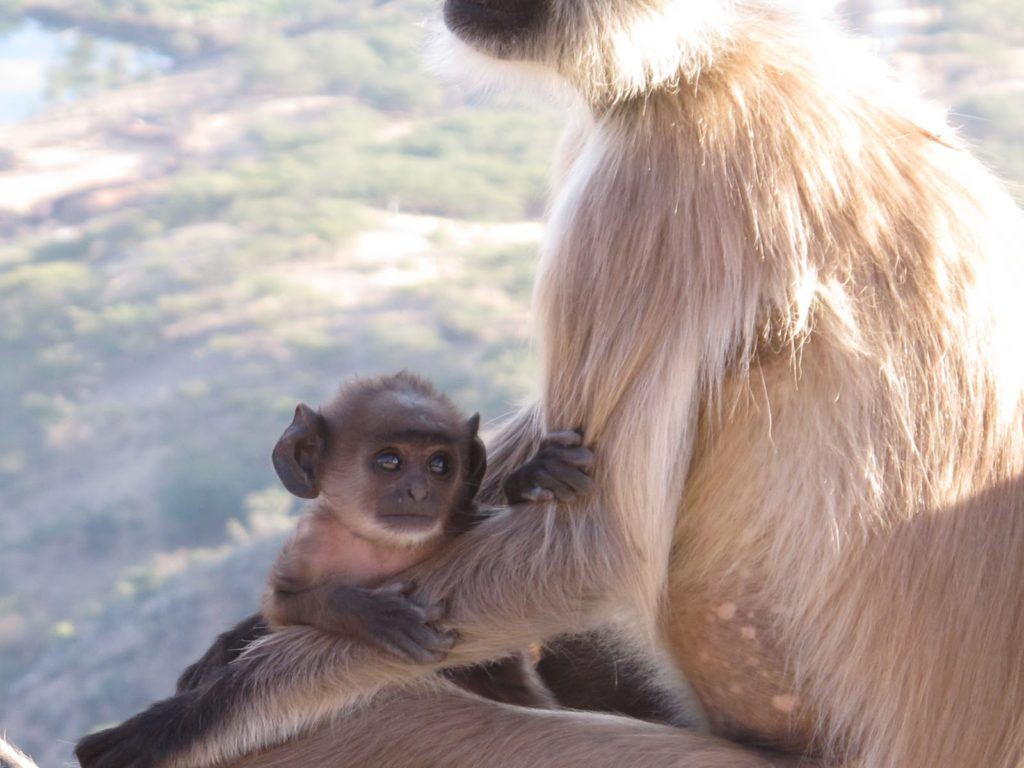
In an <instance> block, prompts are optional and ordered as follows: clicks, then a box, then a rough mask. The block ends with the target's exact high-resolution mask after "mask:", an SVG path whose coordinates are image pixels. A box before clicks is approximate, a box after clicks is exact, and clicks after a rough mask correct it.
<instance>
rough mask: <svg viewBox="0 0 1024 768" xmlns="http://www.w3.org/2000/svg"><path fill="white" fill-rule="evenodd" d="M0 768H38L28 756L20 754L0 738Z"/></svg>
mask: <svg viewBox="0 0 1024 768" xmlns="http://www.w3.org/2000/svg"><path fill="white" fill-rule="evenodd" d="M0 768H38V766H37V765H36V764H35V763H33V762H32V761H31V760H30V759H29V758H28V755H25V754H22V753H21V752H19V751H18V750H17V749H15V748H14V747H13V746H12V745H11V744H8V743H7V742H6V741H5V740H4V739H3V738H2V737H0Z"/></svg>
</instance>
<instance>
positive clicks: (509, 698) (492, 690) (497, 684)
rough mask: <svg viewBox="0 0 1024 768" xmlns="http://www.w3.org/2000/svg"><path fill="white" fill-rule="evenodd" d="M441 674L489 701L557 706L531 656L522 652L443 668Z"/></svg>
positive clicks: (535, 705) (543, 706) (552, 707)
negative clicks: (502, 657) (467, 665)
mask: <svg viewBox="0 0 1024 768" xmlns="http://www.w3.org/2000/svg"><path fill="white" fill-rule="evenodd" d="M442 675H443V676H444V677H445V678H446V679H447V680H451V681H452V682H453V683H455V684H456V685H458V686H459V687H460V688H464V689H466V690H467V691H469V692H470V693H475V694H476V695H478V696H483V697H484V698H485V699H490V700H491V701H500V702H504V703H505V704H515V705H516V706H520V707H537V708H540V709H555V708H557V707H558V702H557V701H556V700H555V697H554V695H553V694H552V693H551V691H550V690H549V689H548V687H547V686H546V685H545V684H544V681H543V680H542V679H541V677H540V675H539V674H537V669H536V668H535V666H534V663H533V659H532V658H531V657H530V656H529V655H528V654H525V653H517V654H516V655H515V656H510V657H509V658H507V659H501V660H500V661H489V662H486V663H484V664H476V665H474V666H472V667H456V668H454V669H446V670H444V671H443V672H442Z"/></svg>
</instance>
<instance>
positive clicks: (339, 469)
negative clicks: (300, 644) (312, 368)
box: [263, 373, 593, 707]
mask: <svg viewBox="0 0 1024 768" xmlns="http://www.w3.org/2000/svg"><path fill="white" fill-rule="evenodd" d="M479 426H480V417H479V415H474V416H473V417H472V418H469V419H467V418H466V417H465V416H464V415H462V414H460V413H459V411H458V410H457V409H456V408H455V406H454V405H453V404H452V403H451V401H450V400H449V399H448V398H447V397H445V396H444V395H442V394H440V393H438V392H437V391H436V390H435V389H434V387H433V386H432V385H431V384H430V383H429V382H427V381H425V380H423V379H420V378H418V377H416V376H413V375H411V374H408V373H400V374H398V375H395V376H388V377H383V378H379V379H372V380H359V381H355V382H353V383H351V384H349V385H348V386H346V387H345V388H343V389H342V391H341V393H340V394H339V395H338V396H337V397H336V398H335V399H334V400H333V401H331V402H330V403H329V404H328V405H326V406H324V407H323V408H322V409H320V411H319V412H317V411H314V410H313V409H312V408H310V407H309V406H307V405H299V406H298V408H296V410H295V419H294V421H293V422H292V424H291V426H290V427H288V429H287V430H286V431H285V433H284V434H283V435H282V436H281V439H280V440H279V441H278V443H277V446H276V448H275V449H274V454H273V460H274V468H275V469H276V470H277V474H278V476H279V477H280V478H281V482H282V483H284V486H285V487H286V488H287V489H288V490H289V491H290V492H291V493H293V494H295V495H296V496H299V497H301V498H305V499H313V500H314V501H313V502H312V504H311V505H310V507H309V509H308V511H307V512H306V514H305V515H304V516H303V517H302V519H301V520H300V521H299V524H298V526H297V529H296V531H295V532H294V533H293V534H292V536H291V537H290V538H289V539H288V541H287V542H286V543H285V545H284V548H283V549H282V551H281V553H280V555H279V556H278V558H277V561H276V562H275V564H274V567H273V569H272V571H271V575H270V584H269V588H268V589H267V592H266V594H265V597H264V600H263V616H264V617H265V619H266V621H267V622H268V623H269V624H270V625H271V626H272V627H281V626H287V625H292V624H304V625H308V626H313V627H316V628H318V629H321V630H323V631H325V632H330V633H333V634H337V635H341V636H343V637H347V638H349V639H352V640H357V641H359V642H362V643H367V644H369V645H372V646H375V647H377V648H378V649H380V650H383V651H386V652H389V653H392V654H394V655H396V656H399V657H402V658H405V659H408V660H410V661H414V662H419V663H430V662H438V661H441V659H443V657H444V654H445V652H446V651H448V650H449V649H450V648H451V647H452V644H453V642H454V638H453V637H451V636H450V635H448V634H447V633H445V632H443V631H442V630H440V629H439V628H437V627H436V626H434V622H437V621H439V620H440V619H441V618H443V606H441V605H428V606H424V605H420V604H418V603H416V602H414V601H413V600H412V599H411V598H410V597H409V594H410V593H411V592H412V590H413V587H414V585H413V584H411V583H408V582H401V581H400V582H397V583H391V584H388V585H387V586H381V585H382V584H383V583H384V582H388V581H391V580H392V579H394V578H395V577H396V576H398V575H399V574H400V573H401V572H403V571H405V570H406V569H408V568H410V567H412V566H414V565H416V564H418V563H420V562H422V561H423V560H424V559H426V558H427V557H429V556H431V555H432V554H434V553H436V552H437V551H439V550H440V549H441V548H442V547H444V546H446V545H447V544H448V543H449V542H450V541H451V540H452V538H453V537H454V536H457V535H459V534H460V533H463V532H465V531H466V530H468V529H469V527H471V526H472V525H473V524H474V523H476V522H477V521H479V520H481V519H482V518H483V515H484V514H485V513H484V512H483V511H482V510H480V509H479V508H478V507H477V505H476V503H475V502H474V498H475V496H476V493H477V491H478V489H479V488H480V484H481V482H482V481H483V477H484V473H485V471H486V468H487V459H486V451H485V449H484V444H483V442H482V441H481V440H480V438H479V437H478V435H477V432H478V429H479ZM581 442H582V438H581V437H580V435H579V434H578V433H575V432H568V433H560V434H556V435H552V436H550V437H549V438H548V439H547V440H546V441H545V443H544V444H543V445H542V446H541V450H540V452H539V453H538V454H537V456H536V457H535V458H534V459H533V460H532V461H531V462H529V463H528V464H526V465H525V466H524V467H522V468H520V470H518V471H517V472H516V473H514V474H513V475H512V476H511V477H510V478H509V480H508V481H507V483H506V486H505V489H506V494H507V495H508V497H509V498H508V502H509V504H518V503H522V502H527V501H540V500H545V499H555V498H558V499H559V500H569V499H571V498H573V497H575V496H576V495H578V494H581V493H585V492H586V491H588V490H589V489H590V487H591V484H592V481H591V478H590V477H589V475H588V474H587V472H588V470H589V469H590V466H591V463H592V458H593V457H592V454H591V453H590V451H588V450H587V449H586V448H583V447H582V445H581ZM450 677H451V678H452V679H454V680H456V681H457V682H459V683H461V684H463V685H464V686H465V687H467V688H469V689H471V690H474V691H475V692H477V693H481V694H484V695H487V696H489V697H490V698H497V699H499V700H502V701H507V702H509V703H516V704H523V705H528V706H542V707H543V706H553V705H554V698H553V697H552V696H551V694H550V693H549V692H548V691H547V688H546V687H545V686H544V684H543V683H542V682H541V681H540V677H539V676H538V675H537V673H536V671H535V670H534V666H533V664H532V662H531V661H528V660H527V659H526V658H525V656H524V655H520V656H517V657H513V658H511V659H508V660H505V661H501V662H496V663H493V664H489V665H486V666H485V667H472V668H468V669H465V670H457V671H454V672H452V673H450Z"/></svg>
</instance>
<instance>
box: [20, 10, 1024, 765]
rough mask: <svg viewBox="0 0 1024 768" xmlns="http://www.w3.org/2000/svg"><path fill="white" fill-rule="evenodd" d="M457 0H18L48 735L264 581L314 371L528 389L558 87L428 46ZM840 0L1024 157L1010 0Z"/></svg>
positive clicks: (500, 396) (26, 423)
mask: <svg viewBox="0 0 1024 768" xmlns="http://www.w3.org/2000/svg"><path fill="white" fill-rule="evenodd" d="M436 5H437V3H436V2H435V0H390V1H389V0H40V1H39V2H32V1H31V0H24V1H23V2H22V1H20V0H0V402H2V403H3V406H2V408H0V552H2V553H3V554H2V555H0V732H2V731H4V730H6V731H7V732H8V734H9V735H10V737H11V738H12V739H14V740H15V741H17V742H18V743H19V744H20V745H21V746H23V747H24V748H26V749H27V750H29V751H31V752H33V753H34V754H35V756H36V757H37V759H38V760H39V762H40V764H41V765H59V764H61V763H62V762H65V761H67V760H69V759H70V749H71V744H72V743H73V740H74V739H75V737H76V736H78V735H80V734H82V733H84V732H85V731H87V730H89V729H91V728H93V727H96V726H99V725H102V724H106V723H110V722H113V721H116V720H120V719H121V718H123V717H124V716H126V715H128V714H130V713H131V712H133V711H135V710H137V709H139V708H141V707H143V706H144V705H145V704H147V703H148V702H149V701H151V700H153V699H155V698H159V697H162V696H164V695H166V694H167V693H168V692H170V691H171V689H172V686H173V680H174V678H175V676H176V674H177V671H178V670H179V669H181V668H182V667H183V666H184V665H185V664H186V662H187V661H189V660H190V659H192V658H193V657H194V656H195V655H196V654H198V653H199V652H200V651H201V650H202V648H203V647H204V646H205V644H206V643H207V642H208V641H209V640H210V639H212V637H213V636H214V635H215V634H216V633H217V632H218V631H219V630H221V629H222V628H224V627H225V626H227V625H228V624H229V623H230V622H232V621H233V620H235V619H236V618H238V617H241V616H242V615H244V614H245V613H247V612H249V611H250V610H251V609H252V608H253V607H254V606H255V604H256V600H257V597H258V594H259V592H260V590H261V587H262V582H263V578H264V574H265V571H266V568H267V566H268V564H269V561H270V559H271V558H272V554H273V551H274V549H275V547H276V546H277V543H278V541H279V537H280V535H281V533H282V532H283V531H284V530H286V529H287V528H288V527H289V526H290V525H291V515H293V514H294V512H295V505H294V504H293V503H292V502H291V500H290V499H289V498H288V497H287V495H286V494H284V492H283V491H280V490H278V487H277V484H276V479H275V477H274V475H273V473H272V470H271V468H270V466H269V460H268V456H269V451H270V448H271V446H272V444H273V442H274V440H275V439H276V437H277V436H278V434H279V433H280V432H281V430H282V429H283V428H284V426H285V425H286V424H287V423H288V421H289V419H290V413H291V410H292V408H293V407H294V405H295V403H296V402H297V401H298V400H303V399H304V400H308V401H310V402H313V403H316V402H319V401H321V400H322V399H324V398H325V397H327V396H329V394H330V393H331V392H332V391H333V390H334V389H335V388H336V387H337V385H338V382H339V381H340V380H341V379H342V378H343V377H344V376H347V375H350V374H352V373H374V372H379V371H391V370H395V369H398V368H402V367H409V368H412V369H414V370H417V371H420V372H423V373H425V374H427V375H429V376H432V377H433V378H434V379H436V381H437V382H438V383H439V385H440V386H441V387H442V388H444V389H445V390H447V391H448V392H450V393H451V394H452V395H453V396H454V397H455V398H456V399H457V400H458V401H459V402H460V403H461V404H462V405H463V406H464V407H465V408H467V409H478V410H481V411H482V412H483V413H484V414H485V415H486V416H487V417H491V418H493V417H497V416H499V415H501V414H503V413H505V412H507V411H508V410H509V409H511V408H512V407H514V405H515V404H516V403H517V402H518V401H520V400H521V399H522V398H523V397H525V396H526V395H527V394H528V391H529V385H530V382H531V380H532V378H533V374H534V364H535V363H534V360H533V358H532V356H531V354H530V350H529V347H528V341H527V332H528V301H529V291H530V282H531V276H532V272H533V267H534V259H535V252H536V245H537V242H538V239H539V237H540V232H541V225H540V223H539V217H540V216H541V214H542V213H543V207H544V200H545V196H546V184H547V181H546V180H547V175H548V161H549V157H550V154H551V151H552V148H553V146H554V143H555V141H556V138H557V135H558V131H559V128H560V125H561V116H560V114H559V113H558V112H557V111H555V110H552V109H549V108H546V107H543V106H538V105H536V104H528V105H524V104H518V103H515V102H510V101H507V100H505V101H487V102H484V103H480V102H476V101H473V102H471V101H468V100H467V98H466V96H465V95H464V94H462V93H460V92H458V91H457V90H452V89H447V88H445V87H444V86H443V85H441V84H440V83H439V82H438V81H437V79H436V78H435V77H433V76H431V75H428V74H426V73H425V72H424V70H423V67H422V66H421V50H422V46H423V41H424V39H425V36H426V34H427V29H428V28H429V26H430V25H429V23H426V22H425V20H427V19H429V18H430V17H431V15H432V14H433V13H434V12H435V11H436ZM839 11H840V13H841V14H842V16H843V18H844V19H845V20H846V22H847V23H848V24H849V25H851V26H853V27H854V28H856V29H858V30H859V31H861V32H863V33H864V34H865V35H868V36H870V38H871V39H872V41H873V42H872V44H873V45H875V46H876V47H877V48H878V49H879V50H880V51H881V52H882V53H883V54H884V55H885V56H887V57H888V58H890V60H891V61H892V62H893V63H894V64H895V66H896V67H897V68H898V69H900V70H901V72H902V73H903V75H904V76H905V77H906V78H908V79H910V80H911V81H912V82H914V83H915V84H916V85H917V86H918V87H919V88H920V89H922V90H923V91H925V92H927V93H928V94H930V95H931V96H933V97H935V99H937V100H938V101H940V102H942V103H945V104H948V105H951V106H952V109H953V116H954V120H955V121H956V122H957V123H958V124H960V125H961V126H962V127H963V129H964V132H965V134H966V135H968V136H969V137H970V138H971V140H972V141H974V142H975V143H976V145H977V147H978V151H979V152H980V153H981V155H982V156H983V157H984V158H985V159H986V160H987V161H988V162H990V163H991V164H992V165H993V166H994V167H995V168H997V169H998V170H999V171H1000V172H1001V173H1002V174H1003V175H1004V176H1005V177H1006V178H1007V179H1008V180H1010V181H1011V183H1013V182H1014V180H1015V181H1016V182H1024V139H1022V137H1024V4H1022V3H1021V2H1020V0H943V2H934V3H897V2H868V1H867V0H859V1H855V0H851V1H850V2H845V3H841V4H840V8H839ZM1014 189H1015V191H1016V193H1017V194H1018V197H1024V196H1022V195H1021V192H1022V191H1024V186H1020V185H1019V184H1017V185H1015V186H1014Z"/></svg>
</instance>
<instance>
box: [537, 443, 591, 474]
mask: <svg viewBox="0 0 1024 768" xmlns="http://www.w3.org/2000/svg"><path fill="white" fill-rule="evenodd" d="M537 456H538V458H539V459H540V460H541V461H543V462H544V463H545V464H553V463H555V462H558V463H559V464H568V465H569V466H571V467H576V468H577V469H583V470H589V469H590V468H591V467H593V466H594V452H593V451H591V450H590V449H589V448H546V449H545V450H542V451H541V452H540V453H538V454H537Z"/></svg>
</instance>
